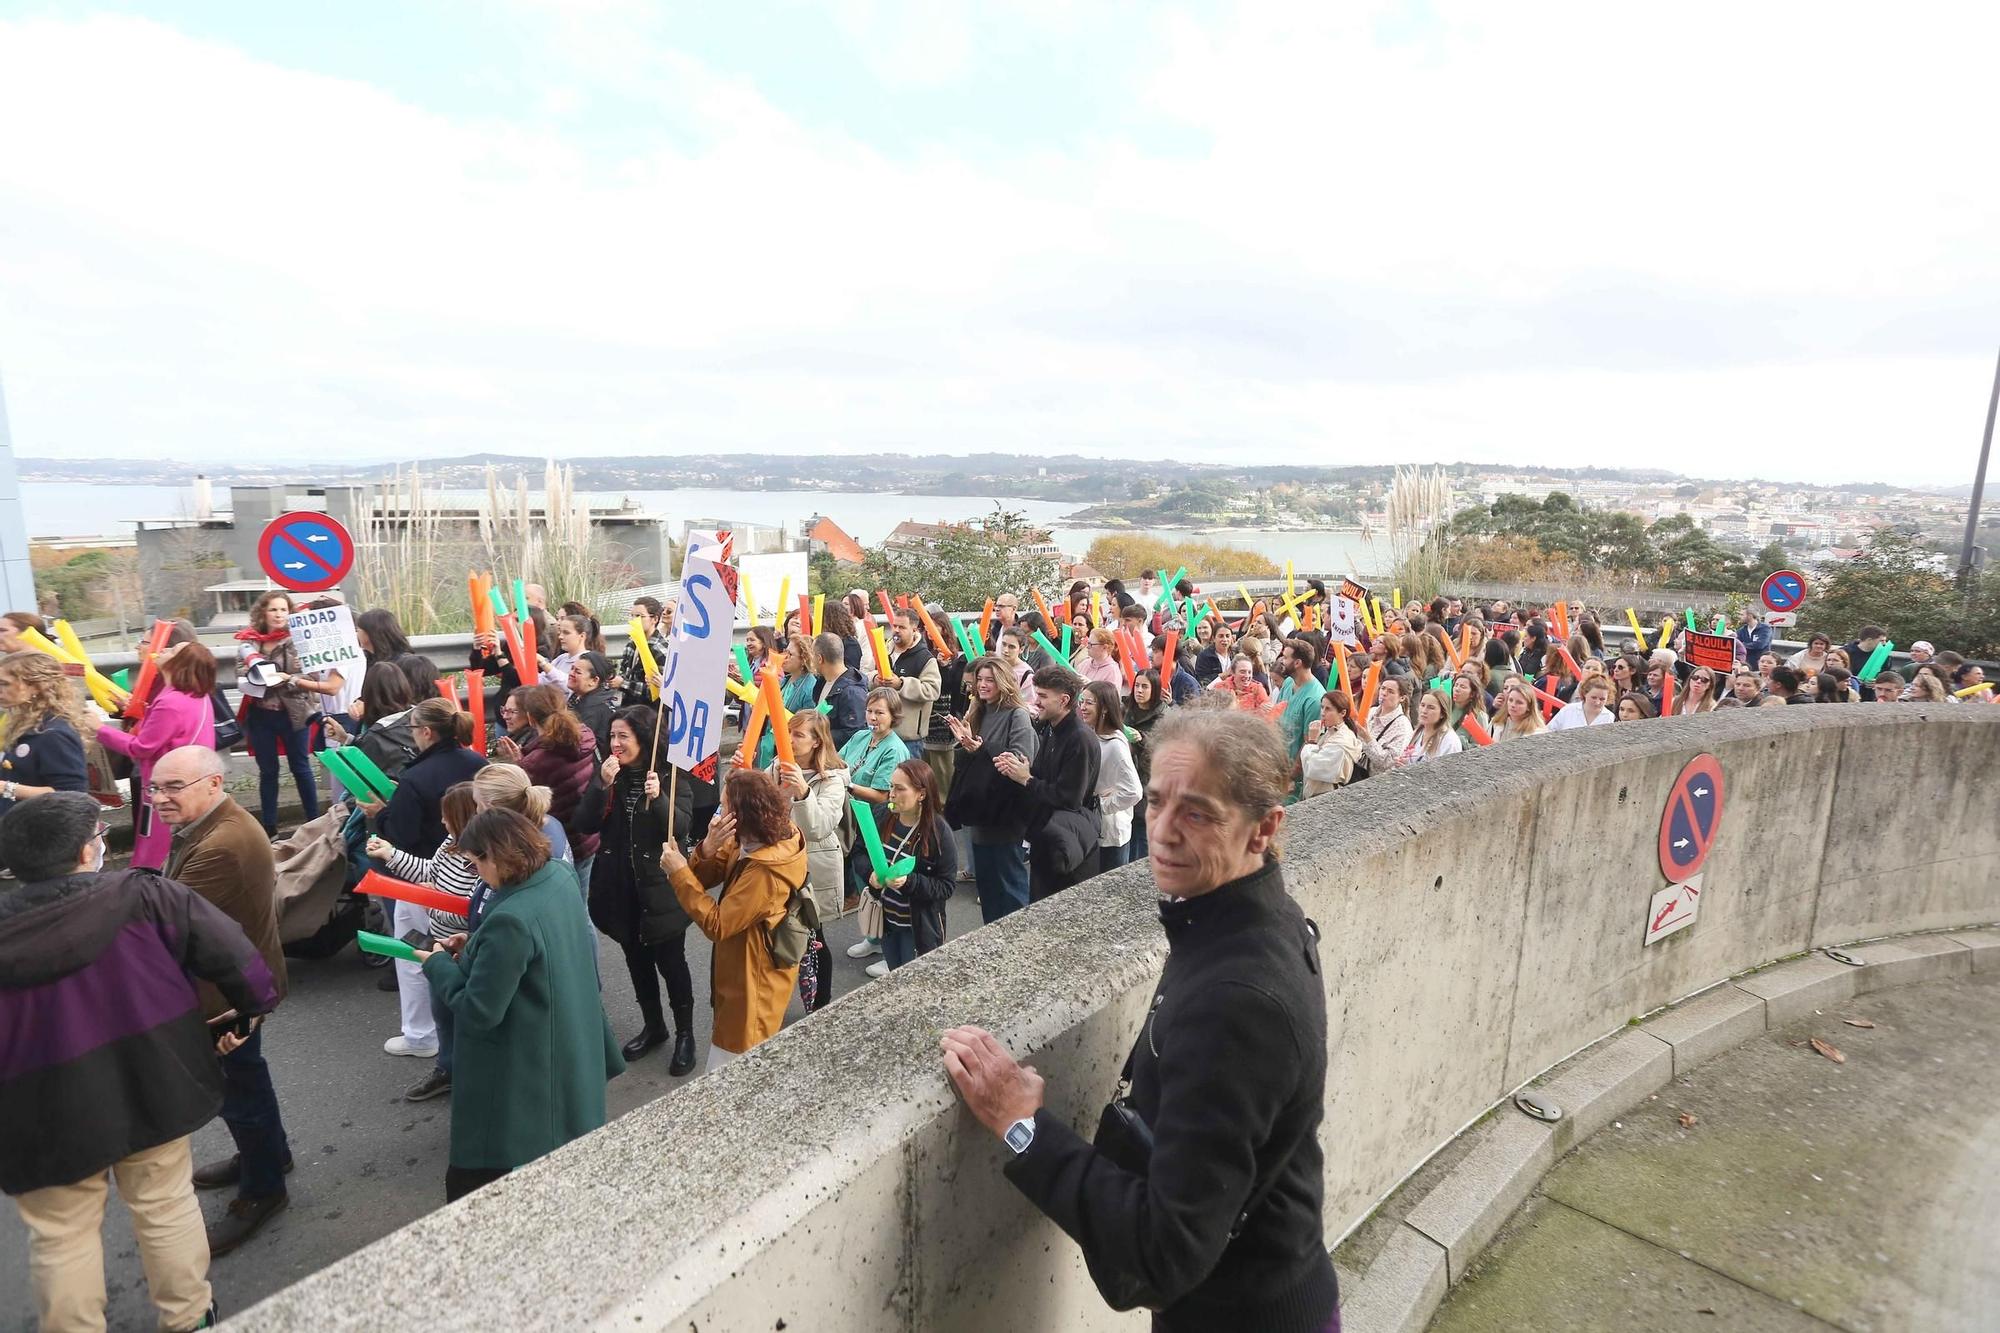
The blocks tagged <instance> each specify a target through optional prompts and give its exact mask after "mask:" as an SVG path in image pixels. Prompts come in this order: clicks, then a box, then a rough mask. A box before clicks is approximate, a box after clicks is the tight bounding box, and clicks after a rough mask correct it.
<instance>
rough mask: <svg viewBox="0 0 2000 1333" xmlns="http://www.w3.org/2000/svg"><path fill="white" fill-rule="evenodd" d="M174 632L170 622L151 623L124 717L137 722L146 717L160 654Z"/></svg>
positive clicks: (157, 671)
mask: <svg viewBox="0 0 2000 1333" xmlns="http://www.w3.org/2000/svg"><path fill="white" fill-rule="evenodd" d="M173 632H174V622H173V621H171V620H156V621H154V622H153V632H152V633H151V634H148V635H147V636H146V651H145V652H144V653H143V654H142V655H141V657H140V660H139V674H138V675H137V676H135V677H134V678H133V680H132V698H131V700H130V701H129V702H128V703H127V704H126V705H125V717H126V719H127V720H128V721H132V722H137V721H138V720H139V719H140V718H142V717H144V716H146V704H147V703H148V702H149V701H150V700H151V698H152V693H153V681H154V679H155V678H157V677H158V676H159V674H160V653H161V652H162V651H164V650H165V649H166V646H167V638H168V636H169V635H171V634H172V633H173Z"/></svg>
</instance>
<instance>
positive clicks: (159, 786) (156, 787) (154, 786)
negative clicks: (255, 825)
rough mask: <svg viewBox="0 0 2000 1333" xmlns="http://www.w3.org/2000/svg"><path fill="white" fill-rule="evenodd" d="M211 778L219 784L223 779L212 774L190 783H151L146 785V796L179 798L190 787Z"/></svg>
mask: <svg viewBox="0 0 2000 1333" xmlns="http://www.w3.org/2000/svg"><path fill="white" fill-rule="evenodd" d="M210 778H213V779H214V780H215V781H217V782H220V781H222V779H221V778H219V777H217V776H216V775H215V774H213V773H211V774H209V775H208V777H206V778H195V779H193V780H192V781H188V782H149V783H147V784H146V795H148V796H179V795H180V794H181V793H182V792H184V791H186V790H187V789H188V788H189V787H193V786H197V785H198V784H200V783H203V782H207V781H209V779H210Z"/></svg>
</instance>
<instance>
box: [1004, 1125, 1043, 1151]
mask: <svg viewBox="0 0 2000 1333" xmlns="http://www.w3.org/2000/svg"><path fill="white" fill-rule="evenodd" d="M1001 1138H1002V1139H1003V1140H1004V1141H1005V1142H1006V1144H1007V1146H1008V1147H1009V1148H1012V1149H1013V1150H1014V1155H1015V1156H1016V1157H1019V1156H1020V1155H1021V1154H1022V1153H1024V1152H1026V1151H1028V1148H1029V1146H1030V1145H1032V1144H1033V1143H1034V1141H1035V1118H1034V1117H1033V1116H1029V1117H1028V1118H1027V1119H1025V1120H1016V1121H1015V1122H1014V1123H1013V1124H1011V1125H1009V1126H1007V1132H1006V1133H1005V1134H1003V1135H1001Z"/></svg>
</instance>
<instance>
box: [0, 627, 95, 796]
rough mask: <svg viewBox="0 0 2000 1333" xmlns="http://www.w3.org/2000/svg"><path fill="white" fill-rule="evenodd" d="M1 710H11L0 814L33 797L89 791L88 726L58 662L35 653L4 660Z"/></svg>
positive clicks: (1, 759)
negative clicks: (85, 755)
mask: <svg viewBox="0 0 2000 1333" xmlns="http://www.w3.org/2000/svg"><path fill="white" fill-rule="evenodd" d="M0 708H5V709H6V710H7V715H6V735H7V752H6V754H5V755H4V756H0V815H4V814H6V813H7V812H8V811H9V810H12V809H13V808H14V803H15V802H16V801H25V800H27V799H28V798H29V797H30V796H46V795H48V794H49V793H50V792H52V791H80V792H88V791H89V790H90V770H89V769H88V768H87V767H86V766H85V764H84V758H83V736H84V732H85V730H86V729H88V728H89V726H90V723H89V722H88V720H87V719H86V717H85V715H84V710H83V700H82V698H81V696H80V695H79V694H78V693H77V688H76V686H75V685H73V684H71V683H70V679H69V677H68V676H66V675H64V674H63V669H62V664H61V663H60V662H58V661H56V659H55V658H53V657H50V656H48V655H47V654H46V653H39V652H36V651H34V650H33V649H25V650H23V651H21V652H18V653H9V654H7V656H5V657H0Z"/></svg>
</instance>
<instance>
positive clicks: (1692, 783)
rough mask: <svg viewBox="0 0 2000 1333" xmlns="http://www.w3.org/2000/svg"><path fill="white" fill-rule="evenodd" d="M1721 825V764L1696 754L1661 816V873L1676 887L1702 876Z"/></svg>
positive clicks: (1684, 769) (1670, 795)
mask: <svg viewBox="0 0 2000 1333" xmlns="http://www.w3.org/2000/svg"><path fill="white" fill-rule="evenodd" d="M1721 824H1722V761H1721V760H1720V759H1717V758H1716V757H1715V756H1714V755H1712V754H1698V755H1696V756H1695V757H1694V758H1692V759H1690V760H1688V763H1687V767H1686V768H1683V769H1682V770H1681V775H1680V776H1679V777H1677V778H1675V779H1674V787H1673V790H1672V791H1671V792H1669V793H1668V794H1667V808H1666V809H1665V810H1664V811H1662V812H1661V814H1660V873H1661V874H1663V875H1665V876H1666V877H1667V879H1668V880H1669V881H1670V882H1672V883H1675V884H1681V883H1685V882H1686V881H1687V880H1689V879H1691V878H1693V877H1694V876H1695V875H1697V874H1699V873H1700V872H1701V867H1702V863H1703V862H1704V861H1706V860H1708V849H1709V848H1710V847H1711V846H1713V845H1714V843H1715V832H1716V829H1717V828H1719V827H1720V826H1721Z"/></svg>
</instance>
